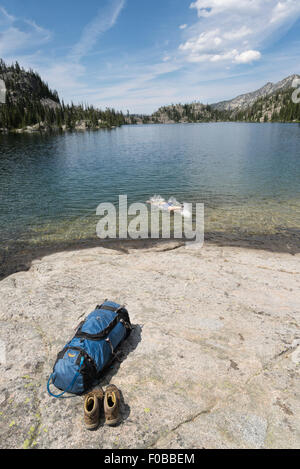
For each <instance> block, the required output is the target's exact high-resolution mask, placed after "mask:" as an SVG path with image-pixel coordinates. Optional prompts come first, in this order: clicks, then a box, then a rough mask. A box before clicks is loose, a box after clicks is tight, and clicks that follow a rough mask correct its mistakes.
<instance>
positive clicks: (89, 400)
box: [84, 388, 103, 430]
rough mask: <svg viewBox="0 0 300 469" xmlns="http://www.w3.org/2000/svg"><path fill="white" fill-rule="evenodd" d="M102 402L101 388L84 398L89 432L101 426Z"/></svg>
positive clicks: (85, 418) (86, 424)
mask: <svg viewBox="0 0 300 469" xmlns="http://www.w3.org/2000/svg"><path fill="white" fill-rule="evenodd" d="M102 401H103V391H102V389H101V388H99V389H95V390H94V391H92V392H89V393H88V394H87V395H86V396H85V398H84V423H85V426H86V428H87V429H88V430H95V429H96V428H97V427H98V425H99V419H100V408H101V405H102Z"/></svg>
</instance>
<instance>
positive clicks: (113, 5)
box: [71, 0, 125, 60]
mask: <svg viewBox="0 0 300 469" xmlns="http://www.w3.org/2000/svg"><path fill="white" fill-rule="evenodd" d="M124 5H125V0H112V1H111V2H110V3H109V5H108V7H107V8H104V9H103V8H101V9H100V10H99V12H98V14H97V16H96V18H95V19H94V20H93V21H91V23H89V24H88V25H87V26H86V27H85V28H84V30H83V32H82V35H81V38H80V39H79V41H78V43H77V44H75V46H74V47H73V49H72V52H71V56H72V57H73V58H75V59H77V60H80V59H81V58H82V57H83V56H84V55H86V54H87V53H88V52H89V51H90V50H91V49H93V47H94V46H95V44H96V42H97V40H98V38H99V37H100V36H101V35H102V34H103V33H105V32H106V31H108V30H109V29H111V28H112V27H113V26H114V24H115V23H116V21H117V19H118V17H119V15H120V13H121V11H122V9H123V8H124Z"/></svg>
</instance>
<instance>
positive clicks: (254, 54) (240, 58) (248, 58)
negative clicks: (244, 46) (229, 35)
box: [234, 50, 261, 64]
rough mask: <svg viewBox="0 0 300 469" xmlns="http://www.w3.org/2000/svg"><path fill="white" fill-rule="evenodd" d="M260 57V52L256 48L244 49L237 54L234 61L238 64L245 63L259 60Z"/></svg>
mask: <svg viewBox="0 0 300 469" xmlns="http://www.w3.org/2000/svg"><path fill="white" fill-rule="evenodd" d="M260 58H261V53H260V52H259V51H258V50H246V51H245V52H242V53H241V54H239V55H237V56H236V57H235V59H234V61H235V62H236V63H238V64H247V63H251V62H254V61H256V60H259V59H260Z"/></svg>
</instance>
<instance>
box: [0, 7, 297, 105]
mask: <svg viewBox="0 0 300 469" xmlns="http://www.w3.org/2000/svg"><path fill="white" fill-rule="evenodd" d="M299 27H300V1H299V0H194V1H192V0H98V1H96V0H86V1H85V2H82V1H77V0H73V1H71V0H63V1H58V0H52V1H51V2H46V1H45V2H40V1H37V0H26V2H24V1H21V0H0V57H2V58H3V59H4V60H6V61H7V62H9V63H10V62H12V61H15V60H18V61H19V63H20V64H21V65H22V66H24V67H25V68H29V67H31V68H33V69H35V70H37V71H38V72H39V73H40V74H41V76H42V77H43V78H44V79H45V80H46V81H47V82H48V83H49V85H50V87H51V88H54V89H57V91H58V92H59V95H60V96H61V98H63V99H64V100H65V102H70V101H73V102H75V103H78V102H84V103H89V104H94V105H96V106H98V107H102V108H105V107H106V106H108V107H115V108H116V109H121V110H123V111H126V110H127V109H129V110H130V112H136V113H151V112H153V111H154V110H156V109H157V108H158V107H159V106H161V105H166V104H171V103H176V102H191V101H194V100H197V101H198V100H199V101H202V102H204V103H212V102H216V101H219V100H221V99H229V98H232V97H235V96H236V95H238V94H241V93H244V92H248V91H252V90H254V89H256V88H258V87H260V86H262V85H264V84H265V83H266V82H268V81H278V80H280V79H282V78H284V77H286V76H287V75H290V74H293V73H300V60H299V59H300V29H299Z"/></svg>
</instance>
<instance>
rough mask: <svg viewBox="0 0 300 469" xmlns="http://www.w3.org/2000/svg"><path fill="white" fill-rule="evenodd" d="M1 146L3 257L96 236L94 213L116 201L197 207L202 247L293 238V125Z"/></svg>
mask: <svg viewBox="0 0 300 469" xmlns="http://www.w3.org/2000/svg"><path fill="white" fill-rule="evenodd" d="M0 142H1V145H0V187H1V194H0V198H1V213H0V241H1V248H2V250H3V249H10V250H11V249H17V248H18V246H21V247H22V249H23V248H24V247H26V249H30V248H31V247H34V246H43V245H46V244H52V245H53V244H55V243H58V244H59V243H60V242H63V241H66V240H67V241H76V240H78V239H81V240H82V239H85V238H86V239H90V238H91V237H95V230H96V223H97V221H98V219H99V217H96V207H97V206H98V204H99V203H101V202H113V203H115V204H116V203H117V202H118V196H119V194H127V195H128V201H129V202H130V203H131V202H144V201H146V200H147V199H148V198H149V197H150V196H152V195H153V194H160V195H162V196H163V197H165V198H169V197H170V196H174V197H176V198H177V199H178V200H180V201H186V202H203V203H204V204H205V231H206V235H207V238H208V239H210V238H212V237H213V236H214V235H216V236H218V235H220V236H224V237H225V238H227V239H229V238H230V237H234V238H235V239H239V238H240V239H244V238H245V237H247V236H257V237H264V236H273V237H276V236H277V237H278V239H279V238H280V239H283V240H287V242H289V241H290V240H294V241H296V242H298V241H299V240H300V234H299V233H300V125H298V124H247V123H207V124H206V123H205V124H177V125H145V126H123V127H121V128H117V129H113V130H102V131H95V132H85V133H78V132H77V133H64V134H59V135H39V134H38V135H2V136H0ZM299 244H300V243H299Z"/></svg>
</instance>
